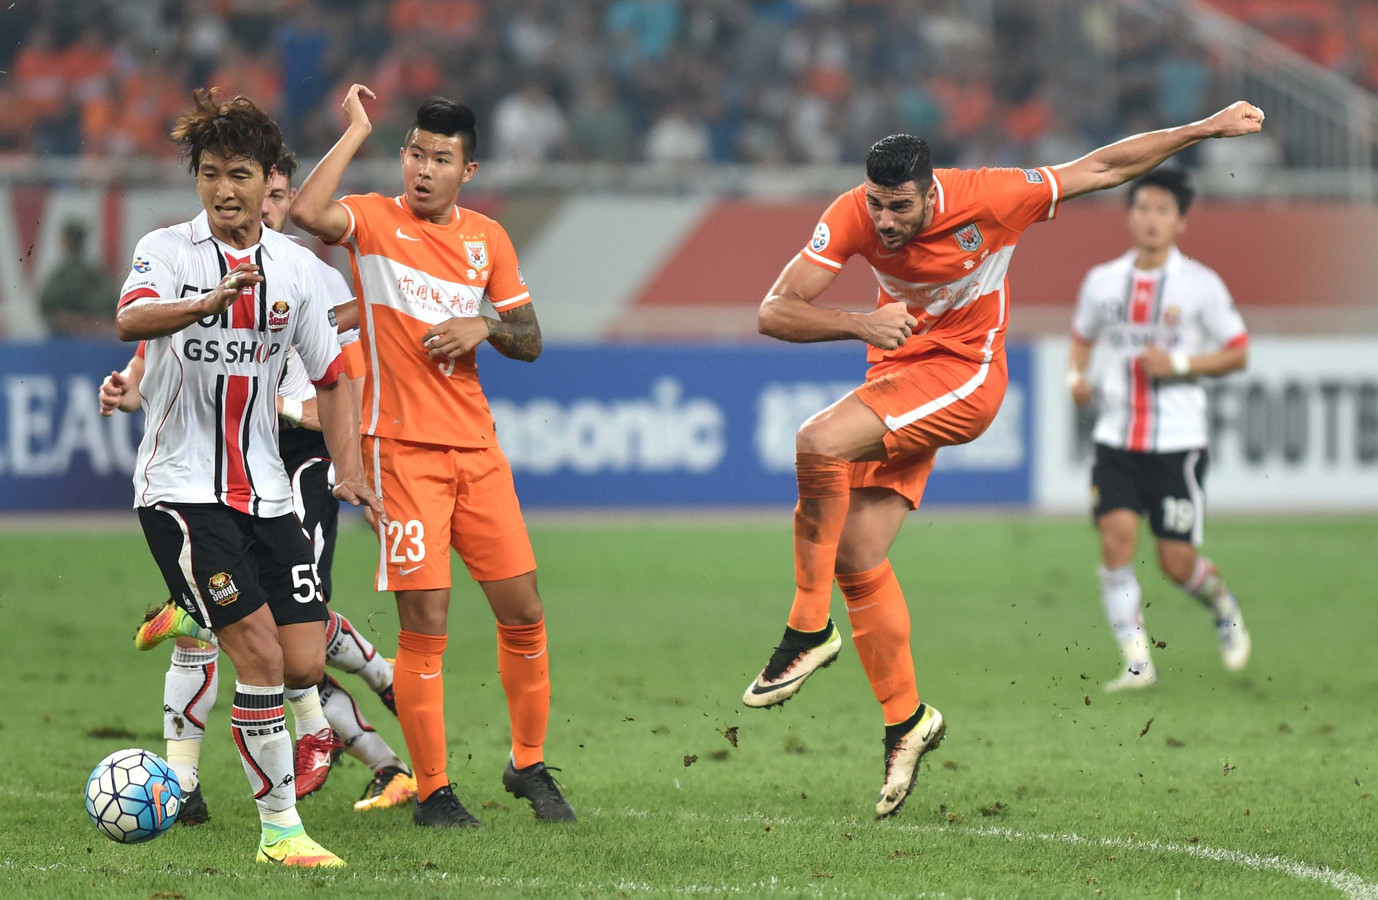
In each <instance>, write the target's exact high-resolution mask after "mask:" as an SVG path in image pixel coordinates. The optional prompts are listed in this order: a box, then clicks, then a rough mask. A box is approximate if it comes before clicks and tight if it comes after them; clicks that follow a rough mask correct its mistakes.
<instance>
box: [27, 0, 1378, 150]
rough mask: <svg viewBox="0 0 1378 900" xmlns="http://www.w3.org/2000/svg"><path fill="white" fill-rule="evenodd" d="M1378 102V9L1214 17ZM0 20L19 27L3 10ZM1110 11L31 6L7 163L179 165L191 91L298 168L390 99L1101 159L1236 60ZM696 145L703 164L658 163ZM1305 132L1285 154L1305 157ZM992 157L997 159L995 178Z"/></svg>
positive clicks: (392, 140)
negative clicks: (273, 126) (268, 126)
mask: <svg viewBox="0 0 1378 900" xmlns="http://www.w3.org/2000/svg"><path fill="white" fill-rule="evenodd" d="M1208 2H1209V3H1211V4H1212V5H1213V6H1215V7H1217V8H1218V9H1221V10H1223V11H1225V12H1226V13H1228V14H1230V15H1234V16H1236V17H1238V18H1239V19H1240V20H1241V21H1243V22H1245V23H1247V24H1249V25H1251V26H1252V27H1255V28H1258V29H1259V30H1261V31H1263V32H1264V33H1266V34H1268V35H1270V36H1271V37H1273V38H1275V39H1277V40H1279V41H1281V42H1283V43H1284V44H1286V45H1287V46H1289V47H1291V48H1293V49H1295V50H1296V51H1297V52H1300V53H1303V54H1305V55H1308V56H1310V57H1311V58H1312V59H1314V60H1315V61H1316V62H1317V63H1318V64H1319V65H1322V66H1327V67H1330V68H1332V69H1334V70H1335V71H1337V72H1339V73H1341V74H1343V75H1346V76H1347V77H1350V78H1353V79H1355V80H1356V81H1358V82H1360V83H1361V84H1363V85H1366V86H1367V87H1369V88H1370V89H1372V88H1374V87H1378V0H1208ZM0 7H4V4H3V3H0ZM1157 8H1158V4H1124V3H1118V2H1114V0H1039V2H1037V3H1031V2H1028V0H980V2H970V0H749V2H743V0H693V2H687V0H507V2H502V3H497V2H488V0H26V2H24V3H19V4H12V5H10V6H9V7H8V8H4V9H0V68H7V69H8V71H9V76H8V77H6V78H0V154H4V153H7V152H8V153H14V152H18V153H37V154H48V155H54V154H61V155H69V154H88V155H92V156H98V155H104V156H116V157H123V156H129V155H140V156H165V155H168V153H169V151H170V148H168V147H167V146H166V142H165V134H166V130H167V123H168V121H169V119H170V118H171V117H172V116H174V115H175V114H176V112H177V111H179V110H180V109H181V108H182V107H183V106H184V105H185V104H186V102H187V97H188V95H189V93H190V91H191V89H192V88H194V87H199V86H208V85H212V84H215V85H219V86H220V87H222V88H224V89H225V91H226V93H227V94H231V95H232V94H234V93H239V92H242V93H245V94H248V95H249V96H252V97H253V98H254V99H255V100H256V101H257V102H259V103H260V104H263V105H264V106H267V107H269V108H270V109H271V110H272V111H273V112H274V114H275V115H276V116H277V117H278V119H279V121H280V123H281V124H282V127H283V128H284V130H285V132H286V133H287V134H288V136H289V137H290V138H291V139H292V141H293V143H294V145H295V146H296V147H297V148H298V150H299V151H300V152H302V154H303V155H304V156H307V157H311V156H318V155H320V154H322V153H324V152H325V150H327V149H328V148H329V147H330V145H331V144H332V143H333V142H334V140H335V138H336V137H338V135H339V132H340V130H341V128H342V127H343V123H342V122H341V121H340V118H339V115H340V114H339V101H340V97H341V95H342V94H343V93H344V91H345V89H346V88H347V87H348V86H349V85H350V84H351V83H353V82H355V81H359V82H362V83H365V84H368V85H369V86H370V87H371V88H373V89H374V91H375V92H376V93H377V94H378V102H377V103H376V104H374V105H373V106H372V107H371V109H370V114H371V115H372V116H373V117H374V124H375V130H374V133H373V135H372V137H371V138H370V140H369V143H368V145H367V147H366V148H365V150H364V151H363V152H365V153H373V154H377V153H388V154H392V153H395V152H396V150H397V147H398V146H399V145H400V142H401V140H402V137H403V135H404V134H405V132H406V129H407V126H408V125H409V124H410V121H411V117H412V114H413V113H414V111H415V109H416V107H417V105H418V104H419V103H420V102H421V101H422V100H424V99H425V98H426V97H427V96H430V95H432V94H442V95H448V96H452V97H455V98H457V99H460V100H462V101H463V102H465V103H467V104H469V105H470V106H472V107H473V108H474V109H475V110H476V111H477V112H478V114H479V123H480V128H481V129H482V133H483V134H484V135H492V137H493V140H492V142H491V143H490V142H489V141H488V140H487V138H486V137H485V139H484V142H483V145H484V146H485V147H486V148H491V154H485V155H486V156H487V157H488V158H492V159H501V158H504V157H511V158H513V159H518V160H548V159H588V160H626V159H631V158H634V157H638V156H640V155H643V154H644V153H646V152H648V151H649V150H650V148H651V147H652V146H654V147H655V148H656V150H655V154H656V155H657V156H661V155H664V154H670V155H671V156H676V155H678V156H688V157H693V158H700V151H701V146H700V144H699V138H700V137H701V135H702V132H703V129H706V130H707V133H708V135H709V137H708V145H709V149H708V150H707V152H706V156H704V157H703V158H706V159H710V160H716V161H729V162H760V163H771V164H776V163H780V164H788V163H799V162H827V161H832V160H836V159H840V158H852V157H854V156H855V155H856V153H857V152H858V150H859V149H863V148H865V147H867V146H869V145H870V143H871V142H873V141H874V140H875V139H877V138H878V137H881V136H883V134H884V133H889V132H891V131H908V132H911V133H916V134H919V135H921V136H923V137H924V138H925V139H926V140H928V142H929V144H930V146H931V147H932V149H933V152H934V158H935V160H937V161H939V162H944V161H947V162H950V161H952V160H954V159H956V158H957V157H958V155H959V154H960V155H963V156H964V157H965V158H973V159H974V158H976V157H978V156H980V155H981V154H984V153H987V152H994V153H997V154H998V155H999V156H1000V157H1001V158H1005V157H1006V156H1008V155H1010V154H1019V155H1023V156H1027V154H1029V153H1032V152H1034V150H1035V149H1036V148H1039V149H1044V150H1049V149H1063V148H1068V147H1084V146H1088V145H1096V144H1099V143H1103V142H1104V141H1106V140H1108V139H1110V138H1113V137H1114V136H1116V135H1121V134H1125V133H1127V132H1129V131H1132V130H1133V129H1134V128H1135V127H1138V126H1147V127H1158V126H1160V125H1163V124H1167V123H1171V122H1180V121H1186V120H1190V119H1193V118H1196V117H1198V116H1200V115H1202V114H1205V113H1208V112H1210V109H1209V108H1208V107H1210V106H1211V105H1212V104H1213V101H1214V100H1215V99H1223V98H1214V97H1213V93H1212V92H1213V89H1214V88H1215V86H1216V85H1217V84H1223V83H1229V82H1228V80H1227V79H1226V78H1222V77H1221V75H1222V70H1221V69H1220V67H1221V66H1223V65H1225V64H1226V60H1227V56H1226V55H1225V54H1218V53H1212V52H1211V51H1210V47H1209V46H1206V45H1203V42H1202V38H1201V37H1200V36H1198V35H1197V34H1195V33H1193V30H1192V29H1191V28H1190V27H1189V25H1188V23H1189V21H1190V17H1189V16H1186V15H1184V14H1182V13H1169V14H1164V13H1162V12H1160V11H1159V12H1153V13H1152V14H1151V15H1145V14H1144V13H1143V10H1145V9H1153V10H1156V9H1157ZM676 133H681V134H684V135H687V136H690V137H691V139H692V141H693V143H692V144H691V145H690V146H689V148H688V149H685V150H676V149H674V148H672V147H669V146H666V142H665V137H664V136H665V135H666V134H670V135H674V134H676ZM1300 140H1304V139H1300V138H1294V137H1290V136H1289V137H1288V145H1287V150H1288V152H1289V153H1290V152H1293V151H1294V150H1295V149H1296V144H1297V143H1298V141H1300ZM987 161H989V160H987Z"/></svg>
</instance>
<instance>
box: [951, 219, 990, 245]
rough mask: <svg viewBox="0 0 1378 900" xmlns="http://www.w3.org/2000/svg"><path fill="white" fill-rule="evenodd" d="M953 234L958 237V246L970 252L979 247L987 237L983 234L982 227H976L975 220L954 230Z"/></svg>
mask: <svg viewBox="0 0 1378 900" xmlns="http://www.w3.org/2000/svg"><path fill="white" fill-rule="evenodd" d="M952 236H953V237H955V238H956V239H957V246H958V247H961V248H962V249H963V250H965V251H966V252H968V253H970V252H972V251H973V250H976V249H979V248H980V246H981V242H982V241H984V240H985V238H984V237H982V236H981V229H979V228H977V227H976V223H975V222H968V223H967V224H965V225H963V226H962V227H961V228H958V229H957V230H956V231H954V232H952Z"/></svg>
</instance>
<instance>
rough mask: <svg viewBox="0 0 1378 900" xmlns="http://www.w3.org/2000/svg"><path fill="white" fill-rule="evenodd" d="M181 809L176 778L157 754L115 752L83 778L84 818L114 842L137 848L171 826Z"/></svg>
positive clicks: (179, 790) (127, 751)
mask: <svg viewBox="0 0 1378 900" xmlns="http://www.w3.org/2000/svg"><path fill="white" fill-rule="evenodd" d="M181 809H182V786H181V785H180V784H178V783H177V774H176V773H175V772H173V771H172V769H171V768H169V767H168V764H167V763H165V762H163V761H162V760H161V759H160V758H158V756H156V755H155V754H152V753H149V752H148V751H147V750H140V749H138V748H137V747H134V748H131V749H129V750H116V751H115V752H114V753H112V754H110V755H109V756H107V757H106V758H105V759H103V760H101V761H100V762H98V763H96V768H95V769H94V770H92V772H91V777H90V778H88V779H86V814H87V815H88V816H90V817H91V823H92V824H93V825H95V826H96V828H97V829H98V830H99V831H100V832H101V833H103V834H104V835H105V836H106V837H108V838H110V840H112V841H117V842H118V843H121V844H137V843H139V842H140V841H147V840H151V839H152V838H155V837H157V836H158V835H160V834H162V833H163V832H164V831H167V830H168V829H169V828H171V827H172V823H174V822H176V821H177V813H178V812H179V811H181Z"/></svg>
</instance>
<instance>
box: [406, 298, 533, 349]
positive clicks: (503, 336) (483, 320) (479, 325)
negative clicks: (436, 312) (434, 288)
mask: <svg viewBox="0 0 1378 900" xmlns="http://www.w3.org/2000/svg"><path fill="white" fill-rule="evenodd" d="M498 315H499V316H500V317H501V318H500V319H493V318H489V317H488V316H475V317H473V318H453V319H446V320H445V321H444V322H441V323H440V324H439V325H436V326H433V327H432V328H431V329H430V330H429V331H427V332H426V334H425V336H424V337H423V338H422V340H421V342H422V344H424V345H425V346H426V349H427V350H429V351H430V354H431V358H432V359H458V358H459V357H461V356H463V355H464V354H466V353H468V352H469V351H470V350H473V349H474V348H475V347H477V346H478V345H479V344H481V343H482V342H483V341H488V342H489V343H490V344H492V345H493V346H494V347H496V348H498V352H499V353H501V354H502V355H503V356H506V357H507V358H509V359H520V360H523V361H524V362H531V361H532V360H533V359H535V358H536V357H538V356H540V355H541V325H540V323H539V322H537V321H536V310H535V309H534V308H532V306H531V304H529V303H528V304H526V305H525V306H519V307H517V308H516V309H510V310H503V311H502V312H499V313H498Z"/></svg>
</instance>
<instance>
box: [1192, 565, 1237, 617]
mask: <svg viewBox="0 0 1378 900" xmlns="http://www.w3.org/2000/svg"><path fill="white" fill-rule="evenodd" d="M1178 587H1180V588H1181V589H1182V590H1183V591H1185V592H1186V593H1187V594H1188V595H1189V596H1191V597H1194V598H1195V599H1196V600H1198V601H1199V602H1200V603H1201V604H1202V605H1204V606H1205V607H1206V608H1207V609H1209V610H1210V611H1211V612H1213V613H1215V618H1216V619H1217V620H1220V619H1233V618H1235V617H1237V616H1238V615H1239V601H1238V600H1236V599H1235V596H1234V594H1232V593H1230V589H1229V588H1227V587H1226V586H1225V582H1224V580H1223V579H1221V577H1220V572H1219V571H1218V570H1217V569H1216V568H1215V563H1213V562H1211V561H1210V560H1209V559H1206V557H1204V556H1198V557H1196V567H1195V568H1193V569H1192V570H1191V577H1190V578H1188V579H1187V581H1186V583H1185V584H1180V585H1178Z"/></svg>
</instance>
